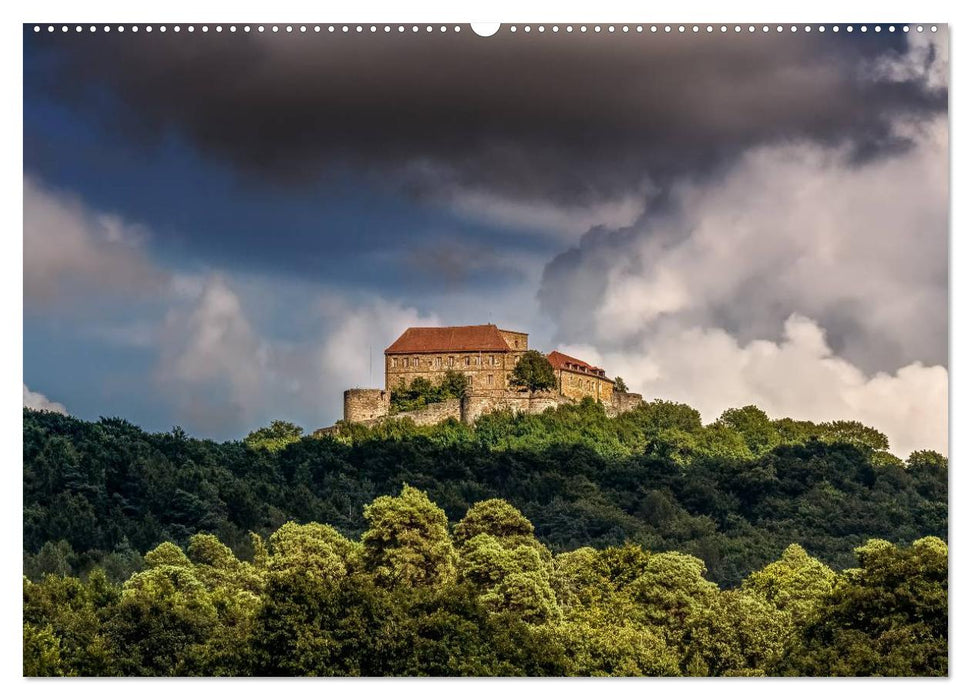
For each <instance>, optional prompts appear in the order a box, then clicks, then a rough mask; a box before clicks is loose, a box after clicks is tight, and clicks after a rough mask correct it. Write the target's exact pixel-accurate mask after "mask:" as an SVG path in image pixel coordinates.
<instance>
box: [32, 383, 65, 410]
mask: <svg viewBox="0 0 971 700" xmlns="http://www.w3.org/2000/svg"><path fill="white" fill-rule="evenodd" d="M24 406H26V407H27V408H32V409H34V410H35V411H53V412H54V413H62V414H64V415H65V416H66V415H68V413H67V409H66V408H64V404H62V403H58V402H57V401H51V400H50V399H49V398H47V397H46V396H44V395H43V394H41V393H40V392H39V391H31V390H30V389H28V388H27V385H26V384H24Z"/></svg>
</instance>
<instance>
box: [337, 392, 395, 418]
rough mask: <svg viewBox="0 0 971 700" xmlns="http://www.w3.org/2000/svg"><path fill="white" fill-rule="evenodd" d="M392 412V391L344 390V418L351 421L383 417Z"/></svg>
mask: <svg viewBox="0 0 971 700" xmlns="http://www.w3.org/2000/svg"><path fill="white" fill-rule="evenodd" d="M390 412H391V392H390V391H384V390H383V389H348V390H347V391H345V392H344V420H346V421H348V422H349V423H359V422H361V421H366V420H373V419H375V418H383V417H384V416H386V415H388V414H389V413H390Z"/></svg>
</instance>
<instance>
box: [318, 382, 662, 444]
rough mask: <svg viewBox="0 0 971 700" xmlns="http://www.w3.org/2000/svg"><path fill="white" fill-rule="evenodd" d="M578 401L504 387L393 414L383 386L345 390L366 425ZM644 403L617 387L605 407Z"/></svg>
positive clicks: (350, 413)
mask: <svg viewBox="0 0 971 700" xmlns="http://www.w3.org/2000/svg"><path fill="white" fill-rule="evenodd" d="M574 403H576V401H575V400H574V399H571V398H570V397H568V396H563V395H562V394H560V393H558V392H555V391H537V392H532V393H530V392H525V391H500V392H490V393H488V394H471V395H469V396H467V397H465V398H463V399H447V400H445V401H441V402H438V403H433V404H428V405H427V406H424V407H422V408H419V409H416V410H414V411H402V412H401V413H395V414H391V392H390V391H383V390H381V389H348V390H347V391H345V392H344V420H345V421H347V422H349V423H358V424H361V425H366V426H373V425H376V424H378V423H380V422H382V421H384V420H402V419H405V418H407V419H409V420H412V421H414V423H415V424H416V425H435V424H437V423H441V422H442V421H445V420H448V419H449V418H454V419H455V420H458V421H462V422H464V423H474V422H475V421H476V420H478V419H479V418H480V417H481V416H483V415H485V414H487V413H492V412H494V411H503V410H510V411H513V412H515V413H527V414H539V413H543V412H544V411H545V410H547V409H549V408H554V409H555V408H557V407H559V406H563V405H567V404H574ZM642 403H643V398H642V397H641V395H640V394H633V393H628V392H619V391H615V392H613V393H612V395H611V401H610V403H605V404H604V408H605V409H606V411H607V415H609V416H617V415H620V414H621V413H626V412H627V411H631V410H633V409H635V408H637V406H639V405H641V404H642ZM336 430H337V427H336V426H335V427H332V428H322V429H321V430H318V431H316V432H315V434H321V435H322V434H328V433H333V432H335V431H336Z"/></svg>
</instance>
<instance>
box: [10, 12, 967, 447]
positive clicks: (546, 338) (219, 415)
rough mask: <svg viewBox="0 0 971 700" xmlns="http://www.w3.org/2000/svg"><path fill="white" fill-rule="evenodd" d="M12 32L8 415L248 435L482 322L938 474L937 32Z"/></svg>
mask: <svg viewBox="0 0 971 700" xmlns="http://www.w3.org/2000/svg"><path fill="white" fill-rule="evenodd" d="M461 29H462V31H460V32H457V33H456V32H454V31H452V30H451V29H449V31H447V32H444V33H439V32H438V31H436V32H433V33H430V34H429V33H424V32H419V33H413V32H411V31H406V32H403V33H398V32H397V31H391V32H389V33H383V32H380V31H379V32H377V33H376V34H369V33H367V32H364V33H361V34H358V33H356V32H353V31H352V32H350V33H348V34H344V33H342V32H340V31H338V32H336V33H329V32H327V31H326V28H325V30H324V31H323V32H321V33H315V32H312V31H311V32H308V33H306V34H299V33H293V34H285V33H278V34H273V33H270V32H265V33H262V34H261V33H258V32H255V31H253V32H250V33H244V32H243V31H241V30H240V31H237V32H234V33H231V32H229V31H228V30H227V31H224V32H221V33H216V32H214V31H210V32H207V33H203V32H201V31H196V32H193V33H189V32H188V31H185V28H184V27H183V31H181V32H180V33H178V34H176V33H175V32H173V31H171V30H170V31H167V32H166V33H161V32H159V31H155V32H153V33H151V34H149V33H146V32H145V31H142V32H140V33H138V34H135V33H133V32H131V31H128V32H126V33H118V32H117V31H113V32H111V33H108V34H105V33H103V32H97V33H95V34H89V33H87V32H82V33H74V32H69V33H66V34H62V33H60V32H56V33H53V34H48V33H47V32H41V33H39V34H35V33H34V32H33V28H32V27H25V29H24V85H25V88H24V404H25V405H29V406H32V407H39V408H46V409H48V410H58V411H62V412H67V413H70V414H72V415H76V416H79V417H81V418H85V419H97V418H98V417H99V416H122V417H125V418H127V419H128V420H130V421H132V422H134V423H137V424H139V425H141V426H143V427H145V428H146V429H148V430H152V431H164V430H169V429H171V428H172V427H173V426H176V425H178V426H182V427H183V428H185V429H186V430H187V431H189V432H190V433H192V434H195V435H199V436H205V437H212V438H214V439H220V440H221V439H236V438H239V437H241V436H243V435H245V434H246V433H247V432H249V431H250V430H253V429H254V428H256V427H259V426H261V425H265V424H267V423H268V422H269V421H270V420H272V419H277V418H279V419H284V420H291V421H294V422H296V423H298V424H299V425H301V426H303V427H304V428H305V429H306V430H308V431H310V430H314V429H316V428H318V427H322V426H326V425H330V424H331V423H333V422H334V420H336V419H338V418H339V417H340V411H341V406H342V400H341V394H342V391H343V390H344V389H345V388H348V387H352V386H381V385H382V383H383V369H382V368H383V365H382V352H383V349H384V348H385V347H387V346H388V345H389V344H390V343H391V342H392V341H393V340H394V339H395V338H396V337H397V336H398V335H399V334H400V333H401V332H402V331H403V330H404V329H405V328H406V327H408V326H409V325H418V324H420V325H439V324H442V325H460V324H476V323H496V324H498V325H500V326H501V327H507V328H513V329H517V330H523V331H527V332H529V333H530V343H531V346H533V347H537V348H540V349H543V350H547V351H548V350H552V349H554V348H559V349H560V350H562V351H564V352H567V353H570V354H574V355H577V356H579V357H581V358H583V359H585V360H587V361H589V362H593V363H595V364H599V365H600V366H603V367H604V368H605V369H606V370H607V371H608V373H609V374H611V376H615V375H621V376H623V377H624V379H625V381H626V383H627V384H628V385H629V386H630V388H631V390H633V391H637V392H640V393H643V394H644V396H645V398H647V399H654V398H663V399H668V400H675V401H682V402H686V403H688V404H690V405H692V406H694V407H695V408H697V409H698V410H699V411H701V413H702V417H703V419H704V420H705V421H713V420H715V419H717V418H718V416H719V415H720V414H721V412H722V411H724V410H725V409H727V408H731V407H738V406H744V405H747V404H753V403H754V404H756V405H758V406H760V407H761V408H763V409H764V410H765V411H766V412H767V413H768V414H769V415H770V416H771V417H782V416H791V417H793V418H799V419H808V420H817V421H823V420H839V419H848V420H860V421H862V422H864V423H866V424H869V425H873V426H874V427H877V428H878V429H880V430H882V431H883V432H885V433H886V434H887V435H888V436H889V438H890V441H891V450H892V451H894V452H895V453H897V454H899V455H901V456H906V455H907V454H908V453H909V452H910V451H912V450H915V449H935V450H938V451H941V452H944V453H946V452H947V388H948V325H947V314H948V297H947V288H948V201H949V192H948V186H949V182H948V172H949V162H948V114H947V107H948V70H949V69H948V61H947V56H948V47H947V36H946V30H945V29H942V30H940V31H938V32H936V33H931V32H930V31H925V32H923V33H917V32H915V31H914V32H909V33H905V32H903V31H902V28H901V27H900V26H897V27H894V30H895V31H893V32H891V31H890V27H889V26H887V25H884V26H883V27H882V31H881V32H879V33H877V32H875V31H872V29H871V31H870V32H868V33H866V34H864V33H861V32H859V31H857V32H855V33H850V32H847V31H846V30H845V28H844V29H843V31H841V32H839V33H833V32H832V31H827V32H825V33H816V32H812V33H803V32H799V33H796V34H792V33H789V32H783V33H781V34H780V33H776V32H774V31H770V32H768V33H762V32H756V33H754V34H747V33H742V34H734V33H731V32H729V33H727V34H721V33H719V32H717V31H716V32H715V33H713V34H706V33H701V34H697V35H686V34H673V33H672V34H661V33H659V34H648V33H642V34H637V33H635V32H630V33H628V34H620V33H616V34H609V35H608V34H594V33H587V34H580V33H578V32H574V33H572V34H567V33H565V32H560V33H556V34H554V33H552V32H546V33H543V34H539V33H537V32H532V33H531V34H526V33H524V32H523V31H521V29H520V31H519V32H517V33H514V32H512V31H510V28H509V27H507V26H504V27H503V28H502V29H501V30H500V31H499V33H498V34H497V35H495V36H492V37H489V38H484V37H479V36H476V35H475V34H473V33H472V32H471V31H470V30H469V29H468V27H467V26H465V27H462V28H461Z"/></svg>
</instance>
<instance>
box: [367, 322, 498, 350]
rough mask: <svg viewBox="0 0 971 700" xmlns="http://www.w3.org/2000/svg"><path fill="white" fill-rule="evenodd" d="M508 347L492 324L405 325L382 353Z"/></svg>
mask: <svg viewBox="0 0 971 700" xmlns="http://www.w3.org/2000/svg"><path fill="white" fill-rule="evenodd" d="M511 349H512V348H510V347H509V344H508V343H506V340H505V338H503V337H502V334H501V333H500V332H499V329H498V328H496V326H494V325H493V324H491V323H490V324H487V325H484V326H443V327H437V328H409V329H408V330H406V331H405V332H404V333H402V334H401V336H400V337H399V338H398V339H397V340H396V341H394V342H393V343H391V345H389V346H388V349H387V350H385V351H384V352H385V354H386V355H404V354H409V353H413V352H480V351H482V352H509V351H510V350H511Z"/></svg>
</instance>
